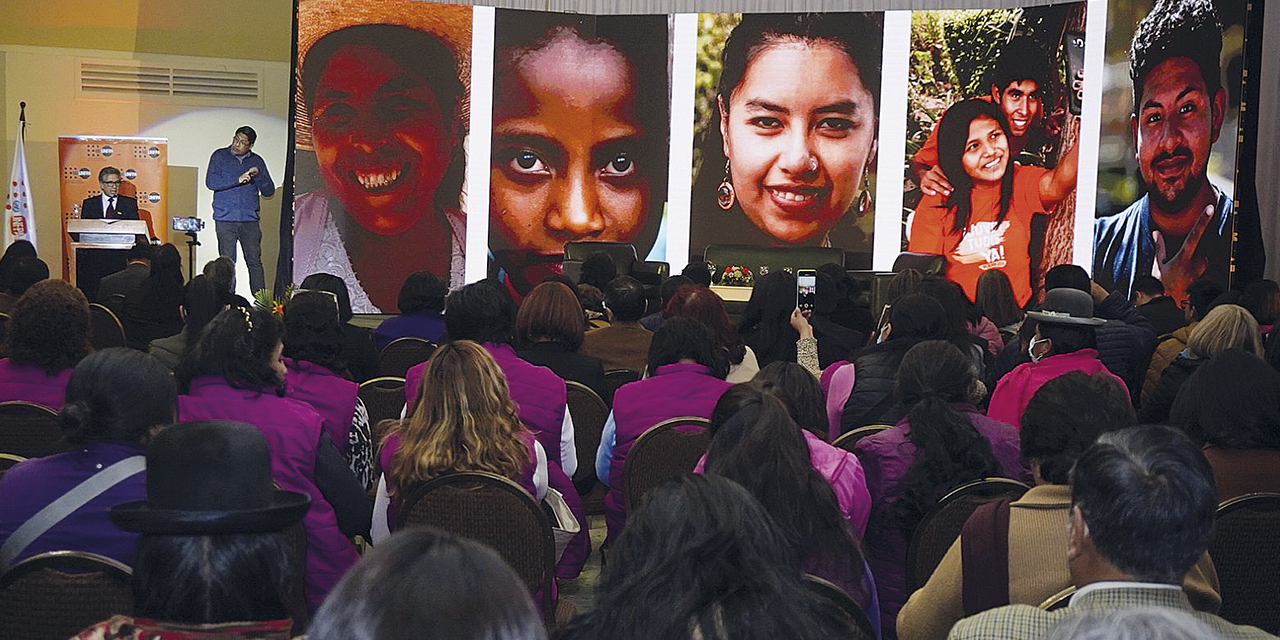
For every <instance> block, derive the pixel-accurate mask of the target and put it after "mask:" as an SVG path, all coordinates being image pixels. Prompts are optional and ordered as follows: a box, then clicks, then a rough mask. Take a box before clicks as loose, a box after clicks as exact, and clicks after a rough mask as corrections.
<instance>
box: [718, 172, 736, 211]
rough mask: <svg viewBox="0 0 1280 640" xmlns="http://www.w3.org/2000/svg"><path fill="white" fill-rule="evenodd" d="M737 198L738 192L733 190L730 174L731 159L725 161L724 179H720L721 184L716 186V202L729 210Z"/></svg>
mask: <svg viewBox="0 0 1280 640" xmlns="http://www.w3.org/2000/svg"><path fill="white" fill-rule="evenodd" d="M736 200H737V194H736V193H734V192H733V180H732V177H731V176H730V175H729V161H728V160H725V161H724V180H721V181H720V186H719V187H717V188H716V203H717V204H719V205H720V208H721V209H723V210H725V211H728V210H729V209H732V208H733V203H734V201H736Z"/></svg>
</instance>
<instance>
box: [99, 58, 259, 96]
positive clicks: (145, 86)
mask: <svg viewBox="0 0 1280 640" xmlns="http://www.w3.org/2000/svg"><path fill="white" fill-rule="evenodd" d="M79 62H80V82H79V89H80V94H81V95H82V96H84V97H86V98H90V97H102V98H112V97H115V98H122V99H140V100H144V101H147V102H167V103H181V104H209V105H219V106H224V105H237V106H261V102H262V72H261V71H259V70H253V69H228V68H225V67H218V68H214V67H206V68H200V67H195V66H190V65H187V66H172V65H164V64H150V63H144V62H138V61H116V60H85V59H82V60H80V61H79Z"/></svg>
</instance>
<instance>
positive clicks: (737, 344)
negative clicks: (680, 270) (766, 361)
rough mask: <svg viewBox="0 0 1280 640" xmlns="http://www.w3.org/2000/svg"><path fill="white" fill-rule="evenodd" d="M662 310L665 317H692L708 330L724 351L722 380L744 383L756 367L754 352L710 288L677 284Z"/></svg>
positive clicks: (757, 367)
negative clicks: (726, 369) (726, 359)
mask: <svg viewBox="0 0 1280 640" xmlns="http://www.w3.org/2000/svg"><path fill="white" fill-rule="evenodd" d="M664 313H665V315H666V317H667V318H668V319H669V318H674V317H677V316H684V317H687V318H693V319H694V320H697V321H698V322H701V323H702V324H704V325H706V327H707V328H708V329H710V330H711V336H712V339H713V341H714V343H715V344H716V345H717V346H719V347H720V349H722V350H723V351H724V352H725V353H726V354H728V357H729V373H728V374H727V375H726V376H725V380H727V381H728V382H729V383H730V384H737V383H739V382H747V381H749V380H751V378H753V377H755V375H756V372H757V371H759V370H760V364H759V362H758V361H757V360H756V354H755V352H754V351H752V350H751V347H750V346H748V345H747V343H746V342H744V341H743V340H742V338H741V337H740V336H739V335H738V331H737V330H736V329H734V328H733V325H732V324H731V323H730V322H729V312H728V310H726V309H725V307H724V300H721V299H720V296H718V295H716V293H715V292H714V291H712V290H711V289H708V288H707V287H703V286H700V285H689V286H684V287H680V289H678V290H677V291H676V293H675V295H673V296H671V302H668V303H667V308H666V311H665V312H664Z"/></svg>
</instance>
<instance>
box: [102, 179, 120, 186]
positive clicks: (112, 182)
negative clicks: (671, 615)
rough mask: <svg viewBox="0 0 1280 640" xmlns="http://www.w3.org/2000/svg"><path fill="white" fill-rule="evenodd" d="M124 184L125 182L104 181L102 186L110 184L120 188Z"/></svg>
mask: <svg viewBox="0 0 1280 640" xmlns="http://www.w3.org/2000/svg"><path fill="white" fill-rule="evenodd" d="M122 182H124V180H103V181H102V184H110V185H115V186H117V187H118V186H120V183H122Z"/></svg>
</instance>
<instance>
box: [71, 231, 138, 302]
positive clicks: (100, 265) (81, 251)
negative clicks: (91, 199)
mask: <svg viewBox="0 0 1280 640" xmlns="http://www.w3.org/2000/svg"><path fill="white" fill-rule="evenodd" d="M66 224H67V237H68V239H69V240H70V243H69V244H68V245H67V247H68V251H67V271H68V273H67V276H68V277H69V278H70V279H71V282H73V283H75V285H76V286H77V287H80V289H81V290H83V291H85V293H86V295H88V294H89V292H96V291H97V290H98V281H99V280H101V279H102V276H105V275H109V274H112V273H115V272H116V271H119V270H120V269H123V268H124V267H125V264H126V263H127V262H128V254H129V249H130V248H131V247H133V243H134V242H135V241H136V240H137V238H138V237H143V238H146V237H148V236H147V234H148V231H147V222H146V221H145V220H100V219H95V220H81V219H72V220H67V221H66ZM93 297H94V296H89V299H90V300H92V299H93Z"/></svg>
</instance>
